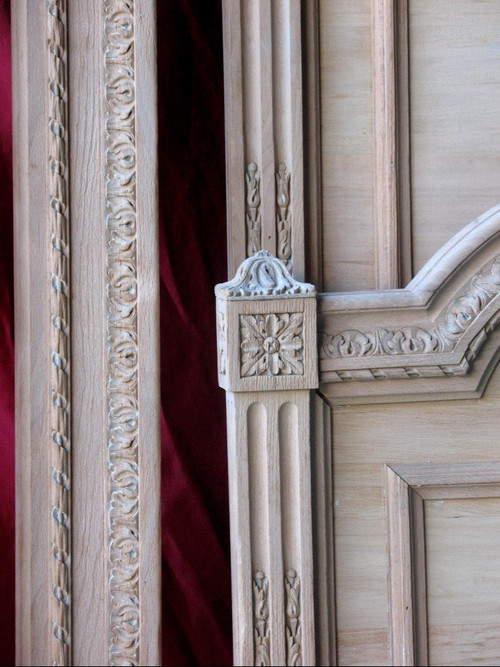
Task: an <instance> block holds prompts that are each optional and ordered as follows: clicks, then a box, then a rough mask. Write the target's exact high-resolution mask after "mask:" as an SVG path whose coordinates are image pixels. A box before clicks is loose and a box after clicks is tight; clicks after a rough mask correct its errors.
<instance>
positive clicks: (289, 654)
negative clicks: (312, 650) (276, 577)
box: [285, 570, 302, 665]
mask: <svg viewBox="0 0 500 667" xmlns="http://www.w3.org/2000/svg"><path fill="white" fill-rule="evenodd" d="M285 593H286V602H285V604H286V608H285V624H286V625H285V631H286V664H287V665H302V647H301V641H302V628H301V625H300V579H299V577H298V576H297V572H296V571H295V570H288V572H287V573H286V576H285Z"/></svg>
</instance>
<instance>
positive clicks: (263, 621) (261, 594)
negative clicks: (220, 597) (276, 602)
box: [253, 570, 271, 667]
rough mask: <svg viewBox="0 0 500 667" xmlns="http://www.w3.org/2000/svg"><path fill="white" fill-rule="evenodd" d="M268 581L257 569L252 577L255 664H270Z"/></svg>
mask: <svg viewBox="0 0 500 667" xmlns="http://www.w3.org/2000/svg"><path fill="white" fill-rule="evenodd" d="M268 588H269V582H268V580H267V577H266V576H265V574H264V573H263V572H262V571H261V570H258V571H257V572H256V573H255V576H254V579H253V613H254V629H253V636H254V658H255V665H258V666H259V667H260V666H261V665H262V666H264V665H270V664H271V657H270V653H269V624H268V623H269V606H268Z"/></svg>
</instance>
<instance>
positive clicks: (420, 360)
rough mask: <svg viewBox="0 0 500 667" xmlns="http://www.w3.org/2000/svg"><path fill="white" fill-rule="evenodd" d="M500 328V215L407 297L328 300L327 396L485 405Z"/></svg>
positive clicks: (468, 233) (322, 327)
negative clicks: (477, 399)
mask: <svg viewBox="0 0 500 667" xmlns="http://www.w3.org/2000/svg"><path fill="white" fill-rule="evenodd" d="M499 321H500V205H497V206H496V207H494V208H492V209H490V210H489V211H487V212H486V213H484V214H483V215H482V216H480V217H479V218H477V219H476V220H474V221H473V222H471V223H470V224H469V225H467V226H466V227H465V228H464V229H463V230H461V231H460V232H459V233H458V234H456V235H455V236H454V237H453V238H452V239H450V241H449V242H448V243H446V244H445V245H444V246H443V247H442V248H441V250H439V251H438V252H437V253H436V254H435V255H434V257H432V258H431V259H430V260H429V262H427V264H426V265H425V266H424V267H423V268H422V270H421V271H420V272H419V273H418V274H417V276H415V278H414V279H413V280H412V281H411V282H410V283H409V285H408V286H407V287H406V288H404V289H400V290H387V291H383V292H359V293H350V294H328V295H323V296H321V297H320V302H319V331H320V332H321V336H320V341H319V347H320V378H321V382H322V384H323V389H324V391H325V394H326V395H327V396H329V397H330V396H331V397H332V398H334V399H335V400H341V401H344V400H353V399H354V400H357V401H363V402H364V401H373V400H377V401H381V400H382V401H383V400H388V399H389V398H390V400H395V398H399V400H410V399H411V400H415V399H416V398H422V399H425V398H428V399H429V400H430V399H431V398H436V397H437V396H436V394H438V395H439V397H440V398H447V397H449V398H464V397H465V396H480V395H481V393H482V391H483V389H484V387H485V385H486V382H487V380H488V378H489V376H490V373H491V370H492V369H493V367H494V365H495V363H496V361H497V357H498V349H497V348H498V343H497V342H496V340H495V339H496V337H495V336H494V332H495V329H496V327H497V325H498V323H499ZM353 322H355V324H353ZM409 380H411V382H408V381H409ZM374 381H377V385H378V386H377V388H376V390H375V389H374ZM381 385H383V386H381Z"/></svg>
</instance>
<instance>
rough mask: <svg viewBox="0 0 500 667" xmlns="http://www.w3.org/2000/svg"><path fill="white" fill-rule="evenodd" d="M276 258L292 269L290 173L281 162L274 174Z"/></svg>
mask: <svg viewBox="0 0 500 667" xmlns="http://www.w3.org/2000/svg"><path fill="white" fill-rule="evenodd" d="M276 231H277V256H278V258H279V259H281V260H282V261H283V262H284V263H285V265H286V267H287V269H289V270H290V271H291V269H292V216H291V213H290V173H289V172H288V170H287V168H286V164H284V163H283V162H281V163H280V165H279V166H278V171H277V172H276Z"/></svg>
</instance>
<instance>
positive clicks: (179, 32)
mask: <svg viewBox="0 0 500 667" xmlns="http://www.w3.org/2000/svg"><path fill="white" fill-rule="evenodd" d="M157 8H158V83H159V89H158V92H159V176H160V240H161V243H160V272H161V347H162V352H161V365H162V377H161V379H162V408H163V430H162V482H163V500H162V506H163V522H162V529H163V660H164V664H168V665H174V664H183V665H187V664H189V665H194V664H201V665H229V664H232V662H231V660H232V657H231V601H230V575H229V529H228V509H227V473H226V444H225V443H226V436H225V413H224V392H223V391H222V390H221V389H218V388H217V379H216V368H217V360H216V344H215V310H214V296H213V285H214V284H215V283H216V282H221V281H223V280H226V228H225V199H224V193H225V185H224V127H223V87H222V18H221V9H220V3H219V2H216V1H215V0H173V1H172V0H159V1H158V2H157Z"/></svg>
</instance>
